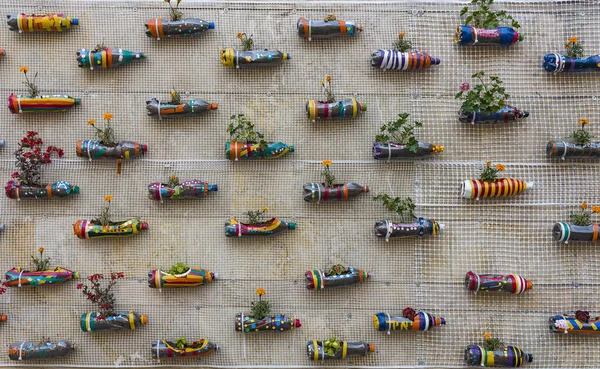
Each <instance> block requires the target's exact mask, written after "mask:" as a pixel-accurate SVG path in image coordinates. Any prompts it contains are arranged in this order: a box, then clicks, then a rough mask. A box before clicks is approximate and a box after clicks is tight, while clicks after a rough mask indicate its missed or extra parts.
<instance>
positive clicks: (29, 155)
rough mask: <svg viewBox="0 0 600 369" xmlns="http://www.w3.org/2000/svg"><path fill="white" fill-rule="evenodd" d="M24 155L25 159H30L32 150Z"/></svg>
mask: <svg viewBox="0 0 600 369" xmlns="http://www.w3.org/2000/svg"><path fill="white" fill-rule="evenodd" d="M23 157H24V158H25V159H30V158H31V153H30V152H26V153H23Z"/></svg>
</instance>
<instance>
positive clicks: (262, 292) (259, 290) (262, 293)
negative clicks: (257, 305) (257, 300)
mask: <svg viewBox="0 0 600 369" xmlns="http://www.w3.org/2000/svg"><path fill="white" fill-rule="evenodd" d="M265 293H266V292H265V289H264V288H259V289H257V290H256V294H257V295H258V296H264V295H265Z"/></svg>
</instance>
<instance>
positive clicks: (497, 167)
mask: <svg viewBox="0 0 600 369" xmlns="http://www.w3.org/2000/svg"><path fill="white" fill-rule="evenodd" d="M496 169H498V171H499V172H504V165H502V164H496Z"/></svg>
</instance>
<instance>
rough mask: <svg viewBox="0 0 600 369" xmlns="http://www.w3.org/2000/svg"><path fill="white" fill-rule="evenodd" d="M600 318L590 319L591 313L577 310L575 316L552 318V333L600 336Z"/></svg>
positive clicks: (556, 316)
mask: <svg viewBox="0 0 600 369" xmlns="http://www.w3.org/2000/svg"><path fill="white" fill-rule="evenodd" d="M599 327H600V317H595V318H593V319H590V312H589V311H582V310H577V311H576V312H575V314H574V315H555V316H553V317H550V331H551V332H554V333H576V334H577V333H579V334H583V333H585V334H599V333H600V330H598V328H599Z"/></svg>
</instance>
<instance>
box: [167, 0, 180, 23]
mask: <svg viewBox="0 0 600 369" xmlns="http://www.w3.org/2000/svg"><path fill="white" fill-rule="evenodd" d="M180 2H181V0H177V4H176V5H175V7H174V8H173V6H172V5H171V0H165V3H169V11H170V12H171V20H174V21H177V20H180V19H181V18H182V17H183V13H182V12H181V10H179V3H180Z"/></svg>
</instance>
